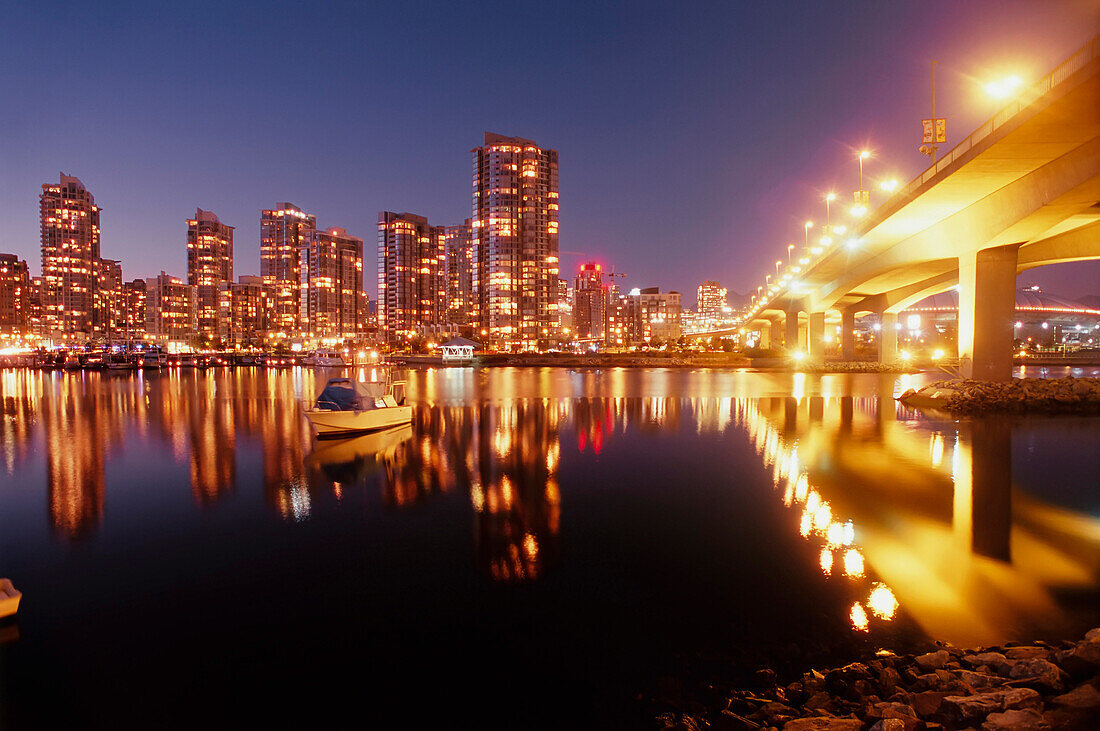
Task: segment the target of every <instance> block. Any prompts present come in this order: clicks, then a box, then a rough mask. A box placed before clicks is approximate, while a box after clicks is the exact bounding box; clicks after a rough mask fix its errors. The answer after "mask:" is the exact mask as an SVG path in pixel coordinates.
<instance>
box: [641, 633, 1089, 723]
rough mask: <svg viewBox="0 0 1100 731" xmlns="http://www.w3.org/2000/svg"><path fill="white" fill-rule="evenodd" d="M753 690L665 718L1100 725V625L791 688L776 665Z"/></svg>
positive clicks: (943, 647) (942, 651)
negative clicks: (1067, 635)
mask: <svg viewBox="0 0 1100 731" xmlns="http://www.w3.org/2000/svg"><path fill="white" fill-rule="evenodd" d="M755 677H756V683H755V684H754V687H747V688H731V689H727V690H726V691H724V692H723V693H721V694H719V698H718V699H717V703H716V704H715V705H712V707H711V708H709V709H707V710H706V711H702V712H700V711H691V712H682V711H678V710H672V711H666V712H664V713H660V714H658V715H657V716H656V719H655V720H656V725H657V727H658V728H663V729H676V730H678V731H697V730H698V729H703V728H714V729H724V730H729V731H734V730H741V729H785V730H786V731H865V730H867V729H869V730H870V731H921V730H922V729H928V730H932V729H948V730H951V729H976V728H981V729H982V730H983V731H999V730H1000V729H1006V730H1007V729H1051V728H1055V729H1058V728H1064V729H1090V728H1097V727H1098V726H1100V628H1096V629H1093V630H1090V631H1089V632H1088V633H1086V634H1085V637H1084V638H1083V639H1081V640H1077V641H1063V642H1058V643H1053V642H1044V641H1035V642H1031V643H1016V642H1009V643H1006V644H1004V645H1000V646H991V647H976V648H970V649H961V648H957V647H954V646H952V645H950V644H948V643H941V642H937V643H935V644H934V645H933V646H932V647H931V648H930V651H929V652H926V653H923V654H902V655H898V654H895V653H893V652H890V651H887V650H878V651H877V652H875V653H874V655H873V656H870V657H866V658H863V659H861V660H857V661H855V662H851V663H848V664H847V665H844V666H842V667H834V668H830V669H827V670H823V671H818V670H814V669H810V670H808V671H807V672H804V673H803V674H802V675H801V677H800V678H799V679H797V680H794V681H793V682H791V683H788V684H786V685H783V684H782V683H781V682H780V681H779V679H778V678H777V676H776V673H775V672H774V671H773V670H771V669H770V668H763V669H761V670H758V671H757V673H756V676H755Z"/></svg>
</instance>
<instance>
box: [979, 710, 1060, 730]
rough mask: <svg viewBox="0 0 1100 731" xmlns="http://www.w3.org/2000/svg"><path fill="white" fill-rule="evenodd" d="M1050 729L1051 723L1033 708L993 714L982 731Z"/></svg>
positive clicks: (989, 716) (983, 724) (988, 717)
mask: <svg viewBox="0 0 1100 731" xmlns="http://www.w3.org/2000/svg"><path fill="white" fill-rule="evenodd" d="M1048 728H1050V723H1049V722H1047V720H1046V719H1045V718H1043V714H1041V713H1039V712H1038V711H1036V710H1035V709H1033V708H1025V709H1024V710H1022V711H1004V712H1003V713H991V714H989V715H988V716H987V717H986V719H985V722H984V723H982V731H1038V730H1039V729H1048Z"/></svg>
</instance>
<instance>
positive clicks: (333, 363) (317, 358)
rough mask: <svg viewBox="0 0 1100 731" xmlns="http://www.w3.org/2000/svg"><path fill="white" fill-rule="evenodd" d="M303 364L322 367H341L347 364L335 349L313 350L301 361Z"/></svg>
mask: <svg viewBox="0 0 1100 731" xmlns="http://www.w3.org/2000/svg"><path fill="white" fill-rule="evenodd" d="M302 363H303V364H304V365H310V366H322V367H341V366H345V365H347V363H345V362H344V356H343V355H341V354H340V353H339V352H337V351H335V350H325V349H319V350H314V351H313V352H312V353H310V354H309V355H307V356H306V357H305V359H304V360H303V361H302Z"/></svg>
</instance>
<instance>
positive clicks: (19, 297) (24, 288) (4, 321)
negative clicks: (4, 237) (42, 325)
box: [0, 254, 31, 335]
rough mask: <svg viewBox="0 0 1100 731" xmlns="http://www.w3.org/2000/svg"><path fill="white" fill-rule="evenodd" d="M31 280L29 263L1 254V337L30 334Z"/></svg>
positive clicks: (13, 255)
mask: <svg viewBox="0 0 1100 731" xmlns="http://www.w3.org/2000/svg"><path fill="white" fill-rule="evenodd" d="M30 298H31V278H30V271H29V270H28V268H27V262H26V261H23V260H22V259H20V258H19V257H17V256H15V254H0V335H29V334H30V326H29V319H30Z"/></svg>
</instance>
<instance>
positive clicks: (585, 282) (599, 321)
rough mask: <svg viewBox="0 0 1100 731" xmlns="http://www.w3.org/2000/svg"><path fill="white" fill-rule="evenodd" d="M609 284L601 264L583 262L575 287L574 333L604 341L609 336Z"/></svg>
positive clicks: (576, 335) (584, 337) (586, 338)
mask: <svg viewBox="0 0 1100 731" xmlns="http://www.w3.org/2000/svg"><path fill="white" fill-rule="evenodd" d="M607 295H608V293H607V285H605V284H604V281H603V270H602V268H601V267H600V265H599V264H592V263H590V264H583V265H581V270H580V272H578V273H577V279H576V284H575V286H574V288H573V334H574V336H575V337H576V338H577V339H585V340H588V339H592V340H596V341H598V342H603V341H604V339H605V338H606V336H607Z"/></svg>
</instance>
